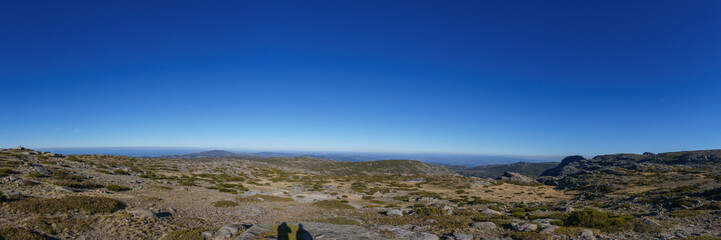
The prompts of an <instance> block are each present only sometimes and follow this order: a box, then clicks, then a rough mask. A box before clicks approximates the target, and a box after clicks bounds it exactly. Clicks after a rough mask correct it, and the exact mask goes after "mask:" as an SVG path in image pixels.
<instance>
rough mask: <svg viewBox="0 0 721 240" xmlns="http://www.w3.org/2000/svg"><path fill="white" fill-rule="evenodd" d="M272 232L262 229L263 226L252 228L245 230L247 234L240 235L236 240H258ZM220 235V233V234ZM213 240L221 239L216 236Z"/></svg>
mask: <svg viewBox="0 0 721 240" xmlns="http://www.w3.org/2000/svg"><path fill="white" fill-rule="evenodd" d="M269 231H271V230H270V229H269V228H265V227H261V226H257V225H255V226H251V227H250V228H248V230H245V232H243V233H241V234H240V235H238V237H236V238H235V240H254V239H258V238H259V237H260V236H261V235H263V234H264V233H266V232H269ZM218 235H220V233H218ZM213 239H219V238H218V236H216V237H215V238H213Z"/></svg>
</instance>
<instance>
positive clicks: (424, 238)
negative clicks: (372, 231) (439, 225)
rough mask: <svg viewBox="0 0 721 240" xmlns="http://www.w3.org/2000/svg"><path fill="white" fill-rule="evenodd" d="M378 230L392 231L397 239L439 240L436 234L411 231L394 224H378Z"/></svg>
mask: <svg viewBox="0 0 721 240" xmlns="http://www.w3.org/2000/svg"><path fill="white" fill-rule="evenodd" d="M378 230H382V231H389V232H392V233H393V234H394V235H395V236H396V238H397V239H407V240H439V238H438V236H436V235H433V234H430V233H425V232H413V231H408V230H405V229H401V228H399V227H395V226H380V227H378Z"/></svg>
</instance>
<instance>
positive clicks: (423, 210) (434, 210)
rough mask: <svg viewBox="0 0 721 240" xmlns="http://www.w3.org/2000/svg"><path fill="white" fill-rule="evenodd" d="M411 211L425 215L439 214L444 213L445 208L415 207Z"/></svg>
mask: <svg viewBox="0 0 721 240" xmlns="http://www.w3.org/2000/svg"><path fill="white" fill-rule="evenodd" d="M413 212H415V213H416V214H420V215H425V216H440V215H445V214H446V210H444V209H443V208H439V207H416V208H413Z"/></svg>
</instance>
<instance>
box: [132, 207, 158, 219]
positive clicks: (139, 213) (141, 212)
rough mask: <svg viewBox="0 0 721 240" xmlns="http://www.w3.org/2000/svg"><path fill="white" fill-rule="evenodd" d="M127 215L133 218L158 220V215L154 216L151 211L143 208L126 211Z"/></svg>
mask: <svg viewBox="0 0 721 240" xmlns="http://www.w3.org/2000/svg"><path fill="white" fill-rule="evenodd" d="M128 213H130V214H133V216H135V217H142V218H150V219H158V215H155V213H154V212H153V211H150V210H149V209H145V208H136V209H131V210H128Z"/></svg>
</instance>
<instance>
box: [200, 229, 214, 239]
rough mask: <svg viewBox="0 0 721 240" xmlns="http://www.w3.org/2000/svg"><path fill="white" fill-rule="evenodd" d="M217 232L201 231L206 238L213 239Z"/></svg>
mask: <svg viewBox="0 0 721 240" xmlns="http://www.w3.org/2000/svg"><path fill="white" fill-rule="evenodd" d="M215 233H216V231H213V230H208V231H203V232H202V233H200V236H201V237H203V238H204V239H212V238H213V235H215Z"/></svg>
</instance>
